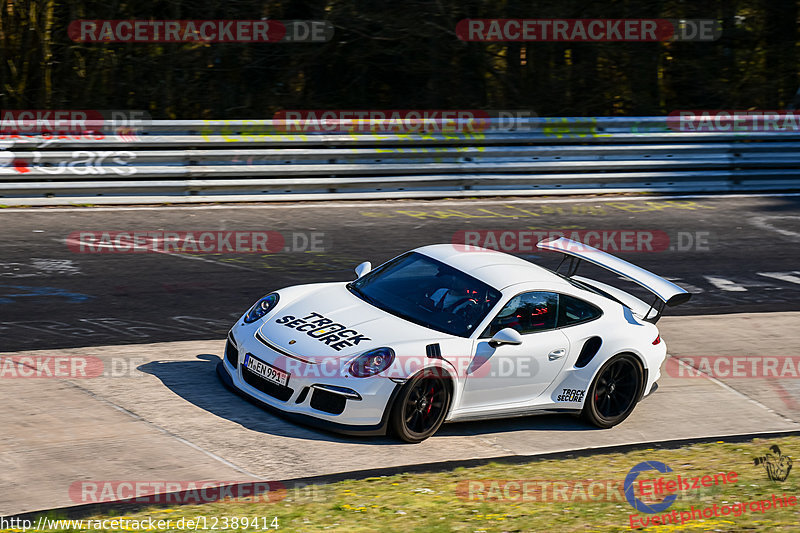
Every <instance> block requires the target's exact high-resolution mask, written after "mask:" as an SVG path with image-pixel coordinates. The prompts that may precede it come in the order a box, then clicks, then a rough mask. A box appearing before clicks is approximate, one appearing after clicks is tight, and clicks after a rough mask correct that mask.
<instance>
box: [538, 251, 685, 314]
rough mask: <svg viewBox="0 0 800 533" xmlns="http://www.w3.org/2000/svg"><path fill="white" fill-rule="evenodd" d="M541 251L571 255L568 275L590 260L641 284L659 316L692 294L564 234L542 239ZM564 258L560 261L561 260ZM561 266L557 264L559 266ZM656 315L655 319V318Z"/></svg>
mask: <svg viewBox="0 0 800 533" xmlns="http://www.w3.org/2000/svg"><path fill="white" fill-rule="evenodd" d="M536 246H537V247H538V248H541V249H542V250H550V251H553V252H560V253H562V254H564V260H566V259H567V257H569V258H570V263H569V266H568V269H567V276H570V277H571V276H574V275H575V273H576V272H577V271H578V266H579V265H580V262H581V261H586V262H588V263H592V264H594V265H597V266H599V267H601V268H604V269H606V270H608V271H610V272H613V273H615V274H618V275H620V276H622V277H623V278H626V279H629V280H631V281H632V282H634V283H636V284H638V285H640V286H641V287H644V288H645V289H646V290H647V291H649V292H651V293H652V294H654V295H655V296H656V300H655V301H654V302H653V304H652V305H651V307H652V308H655V309H656V311H657V312H658V315H660V314H661V311H663V309H664V306H665V305H668V306H670V307H672V306H675V305H680V304H682V303H686V302H687V301H689V298H691V297H692V295H691V293H689V292H687V291H685V290H684V289H682V288H680V287H678V286H677V285H675V284H674V283H672V282H671V281H667V280H665V279H664V278H662V277H661V276H657V275H656V274H653V273H652V272H650V271H649V270H645V269H643V268H640V267H638V266H636V265H634V264H631V263H628V262H627V261H623V260H622V259H620V258H618V257H614V256H613V255H611V254H608V253H606V252H604V251H602V250H598V249H597V248H593V247H591V246H587V245H586V244H582V243H580V242H576V241H573V240H570V239H567V238H566V237H561V238H558V239H555V240H549V241H542V242H540V243H539V244H537V245H536ZM564 260H562V261H561V262H562V263H563V262H564ZM560 266H561V265H559V267H560ZM658 315H657V316H656V319H657V317H658Z"/></svg>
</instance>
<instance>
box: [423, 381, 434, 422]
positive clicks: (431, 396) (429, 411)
mask: <svg viewBox="0 0 800 533" xmlns="http://www.w3.org/2000/svg"><path fill="white" fill-rule="evenodd" d="M431 407H433V386H431V392H430V398H429V399H428V411H427V412H426V413H425V414H426V415H429V414H431Z"/></svg>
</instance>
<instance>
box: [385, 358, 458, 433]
mask: <svg viewBox="0 0 800 533" xmlns="http://www.w3.org/2000/svg"><path fill="white" fill-rule="evenodd" d="M451 398H452V394H451V392H450V384H449V383H448V382H447V380H446V379H445V378H444V377H442V372H441V371H439V370H438V369H430V368H429V369H425V370H423V371H422V372H420V373H419V374H417V375H416V376H414V377H412V378H411V379H409V380H408V381H407V382H406V384H405V385H403V388H402V389H401V390H400V394H398V396H397V399H396V400H395V402H394V405H392V411H391V414H390V416H389V430H390V432H391V434H392V435H394V436H395V437H397V438H398V439H400V440H402V441H405V442H410V443H417V442H422V441H424V440H425V439H427V438H428V437H430V436H431V435H433V434H434V433H436V431H437V430H438V429H439V428H440V427H441V425H442V423H443V422H444V419H445V416H447V411H448V409H450V401H451Z"/></svg>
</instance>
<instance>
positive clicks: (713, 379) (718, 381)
mask: <svg viewBox="0 0 800 533" xmlns="http://www.w3.org/2000/svg"><path fill="white" fill-rule="evenodd" d="M670 357H671V358H673V359H675V361H677V362H678V364H679V365H683V366H685V367H686V368H688V369H689V371H690V372H695V373H698V372H699V373H700V374H703V375H704V376H705V377H706V378H708V379H709V381H711V382H712V383H716V384H717V385H719V386H720V387H722V388H723V389H725V390H727V391H729V392H732V393H734V394H735V395H737V396H740V397H742V398H744V399H745V400H747V401H748V402H752V403H753V404H755V405H757V406H759V407H761V408H762V409H764V410H766V411H769V412H770V413H772V414H774V415H776V416H779V417H780V418H782V419H784V420H785V421H786V422H791V423H792V424H794V425H798V423H797V422H796V421H795V420H792V419H791V418H789V417H788V416H784V415H782V414H780V413H779V412H777V411H775V410H774V409H771V408H769V407H767V406H766V405H764V404H763V403H761V402H759V401H758V400H755V399H753V398H751V397H750V396H748V395H746V394H745V393H743V392H739V391H738V390H736V389H734V388H733V387H731V386H729V385H727V384H725V383H724V382H722V381H720V380H718V379H717V378H715V377H712V376H710V375H708V374H706V373H705V372H703V371H702V370H700V369H698V368H695V367H693V366H692V365H690V364H688V363H685V362H684V361H683V360H681V359H680V358H679V357H675V356H673V355H670Z"/></svg>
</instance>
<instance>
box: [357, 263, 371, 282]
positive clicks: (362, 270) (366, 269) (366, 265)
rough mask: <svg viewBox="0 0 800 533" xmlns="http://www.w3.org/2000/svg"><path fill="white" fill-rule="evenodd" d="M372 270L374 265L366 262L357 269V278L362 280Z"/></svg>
mask: <svg viewBox="0 0 800 533" xmlns="http://www.w3.org/2000/svg"><path fill="white" fill-rule="evenodd" d="M370 270H372V263H370V262H369V261H364V262H363V263H361V264H360V265H358V266H357V267H356V276H358V277H359V278H360V277H361V276H363V275H364V274H367V273H369V271H370Z"/></svg>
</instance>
